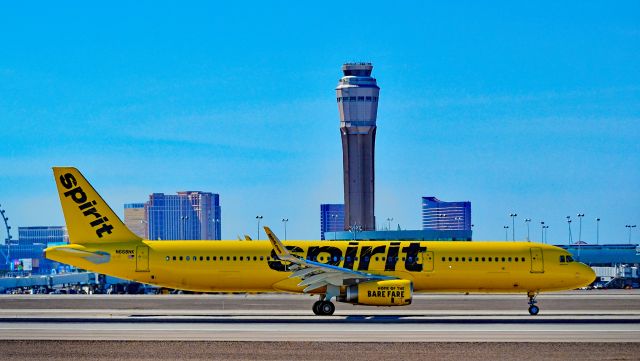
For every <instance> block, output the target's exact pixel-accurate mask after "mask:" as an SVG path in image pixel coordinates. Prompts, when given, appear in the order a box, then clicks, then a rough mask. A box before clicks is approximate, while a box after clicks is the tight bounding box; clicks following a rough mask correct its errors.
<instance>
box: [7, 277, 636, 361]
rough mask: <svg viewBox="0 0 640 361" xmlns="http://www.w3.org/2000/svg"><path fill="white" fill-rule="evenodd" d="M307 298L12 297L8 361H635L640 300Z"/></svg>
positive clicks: (619, 296) (596, 295)
mask: <svg viewBox="0 0 640 361" xmlns="http://www.w3.org/2000/svg"><path fill="white" fill-rule="evenodd" d="M313 301H315V298H312V297H309V296H301V295H286V294H264V295H161V296H117V295H82V296H81V295H15V296H11V295H3V296H0V353H1V354H2V355H3V358H5V359H11V360H14V361H16V360H33V359H51V360H55V359H65V360H105V361H106V360H109V361H113V360H154V361H158V360H176V359H181V360H211V359H221V360H256V359H260V360H283V359H304V360H306V361H311V360H323V361H324V360H327V359H332V360H349V361H353V360H367V361H374V360H389V359H398V360H421V361H423V360H426V359H428V360H451V359H464V360H494V359H502V360H519V361H521V360H539V359H546V360H566V359H580V360H581V361H585V360H605V359H612V360H613V359H615V360H637V359H638V355H639V354H640V342H639V341H640V337H638V336H637V335H638V334H639V331H640V307H639V306H640V292H638V291H635V290H634V291H597V290H594V291H572V292H563V293H557V294H543V295H541V296H540V297H539V304H538V305H539V306H540V307H541V311H540V314H539V315H537V316H530V315H529V314H528V313H527V310H526V309H527V302H526V301H527V300H526V297H525V296H523V295H462V294H453V295H441V294H434V295H428V294H427V295H417V296H416V297H415V299H414V302H413V304H412V305H411V306H408V307H403V308H375V307H374V308H371V307H364V306H351V305H348V304H340V303H338V304H336V307H337V310H336V314H335V315H334V316H330V317H319V316H314V315H313V314H312V312H311V310H310V307H311V304H312V303H313Z"/></svg>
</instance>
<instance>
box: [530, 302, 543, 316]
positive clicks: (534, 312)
mask: <svg viewBox="0 0 640 361" xmlns="http://www.w3.org/2000/svg"><path fill="white" fill-rule="evenodd" d="M538 312H540V307H538V306H536V305H531V306H529V314H530V315H531V316H535V315H537V314H538Z"/></svg>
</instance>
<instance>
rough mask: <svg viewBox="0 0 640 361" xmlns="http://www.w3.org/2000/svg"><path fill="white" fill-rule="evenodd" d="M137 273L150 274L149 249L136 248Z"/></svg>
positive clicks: (145, 247) (143, 247)
mask: <svg viewBox="0 0 640 361" xmlns="http://www.w3.org/2000/svg"><path fill="white" fill-rule="evenodd" d="M136 272H149V247H147V246H138V247H136Z"/></svg>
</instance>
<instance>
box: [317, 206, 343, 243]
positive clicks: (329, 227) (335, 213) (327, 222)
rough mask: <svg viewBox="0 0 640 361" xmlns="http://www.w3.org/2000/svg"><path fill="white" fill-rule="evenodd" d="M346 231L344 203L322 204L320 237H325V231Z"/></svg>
mask: <svg viewBox="0 0 640 361" xmlns="http://www.w3.org/2000/svg"><path fill="white" fill-rule="evenodd" d="M341 231H344V204H321V205H320V239H322V240H324V239H325V232H341Z"/></svg>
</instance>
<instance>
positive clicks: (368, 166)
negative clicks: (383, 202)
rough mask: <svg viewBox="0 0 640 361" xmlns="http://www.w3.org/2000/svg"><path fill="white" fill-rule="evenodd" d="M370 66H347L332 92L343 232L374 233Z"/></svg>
mask: <svg viewBox="0 0 640 361" xmlns="http://www.w3.org/2000/svg"><path fill="white" fill-rule="evenodd" d="M372 69H373V65H371V63H347V64H344V65H343V66H342V72H343V73H344V76H343V77H342V78H341V79H340V82H339V83H338V87H337V88H336V97H337V102H338V111H339V112H340V134H341V137H342V166H343V172H344V174H343V175H344V207H345V209H344V213H345V214H344V223H345V230H349V229H351V228H355V229H356V230H365V231H367V230H375V228H376V223H375V216H374V203H375V197H374V189H375V187H374V185H375V174H374V160H375V157H374V151H375V140H376V117H377V113H378V94H379V93H380V88H379V87H378V84H377V83H376V79H375V78H372V77H371V70H372Z"/></svg>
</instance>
